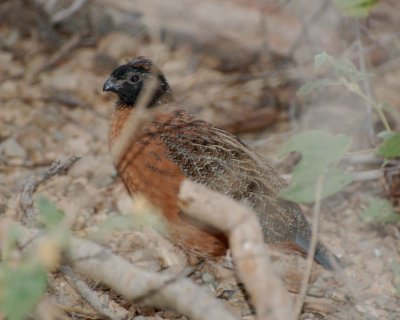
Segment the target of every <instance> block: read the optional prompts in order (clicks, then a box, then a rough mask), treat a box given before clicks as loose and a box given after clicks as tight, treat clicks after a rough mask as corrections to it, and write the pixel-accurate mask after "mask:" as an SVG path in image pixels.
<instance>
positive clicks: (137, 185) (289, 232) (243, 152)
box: [104, 57, 333, 269]
mask: <svg viewBox="0 0 400 320" xmlns="http://www.w3.org/2000/svg"><path fill="white" fill-rule="evenodd" d="M138 73H146V76H144V75H141V78H142V81H144V79H145V78H146V77H151V76H157V77H158V78H159V80H160V88H162V90H163V91H164V93H162V92H161V94H160V91H156V95H158V97H157V99H153V100H152V102H151V103H150V104H149V106H148V107H149V109H150V111H151V113H152V120H150V121H148V122H147V123H145V124H143V130H142V132H141V134H140V136H139V137H138V138H137V139H136V140H135V141H134V142H133V143H132V144H131V145H130V146H129V148H128V149H127V151H126V152H125V153H124V154H123V156H122V157H120V158H118V159H115V160H116V166H117V170H118V172H119V174H120V176H121V177H122V179H123V181H124V183H125V185H126V187H127V189H128V191H129V192H130V194H132V195H135V194H137V193H141V194H143V195H145V196H146V197H147V198H148V199H149V200H150V201H151V202H152V203H153V204H155V205H156V206H157V207H159V208H160V209H161V212H162V213H163V215H164V217H165V218H166V221H167V226H166V236H167V237H168V238H169V239H171V241H172V242H174V243H176V244H178V245H180V246H181V247H183V248H184V249H186V250H187V251H188V252H191V253H195V254H196V255H201V256H218V255H223V254H224V253H225V251H226V249H227V241H226V238H225V237H224V236H223V235H222V234H221V233H219V232H218V231H217V230H213V229H211V228H210V227H209V226H206V225H204V224H202V223H200V222H198V221H194V220H192V219H190V218H188V217H187V216H186V215H184V214H183V213H182V212H181V211H180V209H179V207H178V201H177V200H178V192H179V187H180V183H181V182H182V181H183V180H184V179H186V178H188V179H190V180H192V181H195V182H198V183H200V184H203V185H205V186H207V187H208V188H210V189H212V190H214V191H218V192H221V193H223V194H225V195H228V196H230V197H231V198H233V199H235V200H238V201H241V202H244V203H247V204H248V205H249V206H250V207H251V208H252V209H253V210H254V211H255V212H256V213H257V215H258V218H259V221H260V224H261V227H262V231H263V234H264V239H265V242H267V243H270V244H277V245H285V246H288V247H291V248H294V249H297V250H298V251H301V252H303V253H306V252H307V251H308V247H309V243H310V238H311V229H310V226H309V224H308V223H307V221H306V219H305V218H304V216H303V214H302V212H301V209H300V208H299V206H298V205H297V204H295V203H293V202H289V201H286V200H283V199H281V198H280V197H279V192H280V191H281V190H282V189H283V188H284V187H286V186H287V184H286V182H285V181H284V180H283V179H282V178H281V177H280V176H279V175H278V173H277V172H276V171H275V169H273V168H272V167H271V166H270V165H269V164H268V163H267V162H266V160H264V159H263V158H261V157H260V156H258V155H257V154H256V153H255V152H253V151H252V150H250V149H249V148H248V147H247V146H246V145H245V144H243V143H242V142H241V141H240V140H239V139H238V138H236V137H235V136H233V135H231V134H229V133H227V132H225V131H223V130H220V129H218V128H216V127H215V126H213V125H211V124H210V123H207V122H205V121H202V120H198V119H196V118H195V117H193V116H192V115H190V114H189V113H188V112H186V111H184V110H183V109H182V108H181V107H180V106H178V105H177V104H176V103H175V102H174V100H173V97H172V93H171V90H170V88H169V86H168V84H167V82H166V80H165V77H164V76H163V75H162V73H161V72H160V71H159V70H158V69H157V68H156V67H155V66H154V65H153V64H152V63H151V61H150V60H148V59H145V58H142V57H140V58H137V59H135V60H133V61H132V62H130V63H128V64H127V65H124V66H121V67H119V68H118V69H116V70H115V71H114V72H113V74H112V75H111V77H110V78H109V80H107V82H106V84H105V86H104V90H106V91H115V92H116V93H117V94H118V95H119V97H120V101H119V102H118V104H117V107H116V109H115V112H114V116H113V121H112V126H111V131H110V144H111V146H113V145H114V144H115V143H116V142H117V141H118V139H119V138H120V134H121V130H122V128H123V126H124V125H125V124H126V121H127V119H128V118H129V116H130V115H131V113H132V112H133V113H134V112H135V111H136V110H135V108H134V103H135V101H136V98H137V97H134V98H132V97H129V98H126V97H127V96H129V92H132V94H136V95H137V94H138V92H139V91H140V89H141V88H142V86H143V83H141V84H140V88H139V89H136V90H134V89H133V88H130V87H129V86H128V85H132V86H134V85H135V83H137V81H132V79H133V80H137V77H136V75H137V74H138ZM137 86H138V85H137ZM120 91H122V92H120ZM215 214H218V212H216V213H215ZM315 259H316V261H317V262H319V263H320V264H321V265H323V266H324V267H326V268H329V269H332V268H333V265H332V263H331V254H330V253H329V251H328V250H327V249H326V248H325V247H324V246H323V245H322V243H320V242H319V243H318V245H317V249H316V254H315Z"/></svg>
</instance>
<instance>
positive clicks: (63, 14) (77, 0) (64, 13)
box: [51, 0, 87, 24]
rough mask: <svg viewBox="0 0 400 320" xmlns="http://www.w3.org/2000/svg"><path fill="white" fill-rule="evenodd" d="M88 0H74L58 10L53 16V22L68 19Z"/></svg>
mask: <svg viewBox="0 0 400 320" xmlns="http://www.w3.org/2000/svg"><path fill="white" fill-rule="evenodd" d="M86 1H87V0H74V2H73V3H72V4H71V5H70V6H69V7H67V8H65V9H63V10H61V11H59V12H57V13H56V14H55V15H54V16H53V17H52V18H51V22H52V23H53V24H57V23H60V22H62V21H64V20H66V19H68V18H69V17H70V16H72V15H73V14H74V13H75V12H77V11H78V10H79V9H81V8H82V7H83V6H84V5H85V3H86Z"/></svg>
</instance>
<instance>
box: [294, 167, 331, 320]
mask: <svg viewBox="0 0 400 320" xmlns="http://www.w3.org/2000/svg"><path fill="white" fill-rule="evenodd" d="M323 182H324V176H323V175H321V176H319V177H318V180H317V183H316V185H315V204H314V210H313V218H312V231H311V232H312V233H311V241H310V249H309V251H308V255H307V265H306V271H305V272H304V276H303V279H302V281H301V288H300V293H299V300H298V301H297V304H296V308H295V319H298V318H299V317H300V315H301V311H302V309H303V304H304V301H305V297H306V294H307V287H308V282H309V281H310V276H311V271H312V266H313V262H314V256H315V249H316V248H317V243H318V224H319V214H320V210H321V193H322V186H323Z"/></svg>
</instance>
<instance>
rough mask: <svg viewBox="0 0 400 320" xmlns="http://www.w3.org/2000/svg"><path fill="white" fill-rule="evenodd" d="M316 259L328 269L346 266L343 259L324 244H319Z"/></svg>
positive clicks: (334, 269) (338, 268)
mask: <svg viewBox="0 0 400 320" xmlns="http://www.w3.org/2000/svg"><path fill="white" fill-rule="evenodd" d="M314 260H315V261H316V262H317V263H319V264H320V265H321V266H323V267H324V268H325V269H327V270H331V271H337V270H340V269H343V268H344V265H343V263H342V261H340V259H339V258H338V257H337V256H335V255H334V254H333V253H331V252H330V251H329V250H328V249H326V248H325V247H323V246H322V245H318V246H317V249H316V250H315V256H314Z"/></svg>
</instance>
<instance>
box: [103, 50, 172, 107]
mask: <svg viewBox="0 0 400 320" xmlns="http://www.w3.org/2000/svg"><path fill="white" fill-rule="evenodd" d="M154 77H155V78H156V80H157V81H158V82H157V88H156V90H155V91H154V93H153V97H152V99H150V102H149V104H148V106H149V107H152V106H155V105H156V104H157V102H159V101H160V100H161V99H171V98H172V92H171V88H170V86H169V84H168V82H167V80H166V79H165V77H164V75H163V73H162V72H161V71H160V70H159V69H158V68H157V67H156V66H155V65H154V64H153V62H152V61H151V60H150V59H147V58H144V57H138V58H136V59H134V60H132V61H130V62H128V63H127V64H124V65H122V66H119V67H118V68H117V69H115V70H114V71H113V72H112V73H111V76H110V77H109V78H108V79H107V81H106V82H105V83H104V86H103V91H112V92H115V93H116V94H118V96H119V102H118V106H121V107H134V106H135V103H136V101H137V98H138V97H139V95H140V93H141V90H142V89H143V88H144V86H145V85H146V82H147V81H148V80H149V79H151V78H154Z"/></svg>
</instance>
